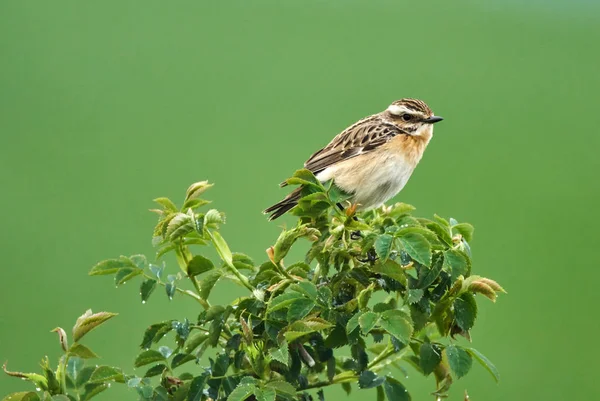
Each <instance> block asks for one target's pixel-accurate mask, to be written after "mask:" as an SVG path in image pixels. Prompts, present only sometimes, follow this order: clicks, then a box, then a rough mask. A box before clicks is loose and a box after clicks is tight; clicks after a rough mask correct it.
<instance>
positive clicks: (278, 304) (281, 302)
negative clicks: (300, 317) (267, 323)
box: [268, 291, 305, 312]
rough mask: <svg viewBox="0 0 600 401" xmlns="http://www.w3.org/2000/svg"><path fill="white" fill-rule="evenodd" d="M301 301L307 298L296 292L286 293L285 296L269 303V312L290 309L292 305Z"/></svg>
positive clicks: (280, 296)
mask: <svg viewBox="0 0 600 401" xmlns="http://www.w3.org/2000/svg"><path fill="white" fill-rule="evenodd" d="M299 299H305V298H304V297H303V296H302V294H299V293H297V292H295V291H292V292H284V293H283V294H281V295H278V296H276V297H275V298H273V299H271V300H270V301H269V307H268V311H269V312H275V311H277V310H279V309H284V308H288V307H289V306H290V305H291V304H292V303H294V302H295V301H296V300H299Z"/></svg>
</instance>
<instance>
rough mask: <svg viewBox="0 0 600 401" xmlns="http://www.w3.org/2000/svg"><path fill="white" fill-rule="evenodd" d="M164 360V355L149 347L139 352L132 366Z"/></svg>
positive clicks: (137, 366)
mask: <svg viewBox="0 0 600 401" xmlns="http://www.w3.org/2000/svg"><path fill="white" fill-rule="evenodd" d="M159 361H161V362H162V361H165V357H164V355H163V354H161V353H160V352H158V351H156V350H153V349H149V350H146V351H143V352H141V353H140V354H139V355H138V356H137V357H136V358H135V362H134V366H135V367H136V368H139V367H140V366H144V365H148V364H150V363H153V362H159Z"/></svg>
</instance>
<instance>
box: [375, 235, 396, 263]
mask: <svg viewBox="0 0 600 401" xmlns="http://www.w3.org/2000/svg"><path fill="white" fill-rule="evenodd" d="M393 243H394V237H392V236H391V235H389V234H382V235H380V236H378V237H377V239H376V240H375V252H376V253H377V256H379V259H380V260H381V262H385V261H386V260H387V259H388V257H389V256H390V253H391V251H392V245H393Z"/></svg>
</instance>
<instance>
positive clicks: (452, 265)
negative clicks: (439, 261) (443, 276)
mask: <svg viewBox="0 0 600 401" xmlns="http://www.w3.org/2000/svg"><path fill="white" fill-rule="evenodd" d="M444 267H445V268H446V269H447V270H448V271H449V272H450V276H451V279H452V281H455V280H456V279H457V278H458V276H461V275H462V276H465V277H466V275H467V272H468V271H469V265H468V262H467V258H466V256H464V255H463V254H462V253H461V252H460V251H457V250H455V249H448V250H447V251H446V252H444Z"/></svg>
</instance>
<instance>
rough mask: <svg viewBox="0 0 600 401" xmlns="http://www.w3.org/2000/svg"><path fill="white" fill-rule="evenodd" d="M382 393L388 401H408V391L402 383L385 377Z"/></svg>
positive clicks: (409, 398)
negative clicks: (383, 392)
mask: <svg viewBox="0 0 600 401" xmlns="http://www.w3.org/2000/svg"><path fill="white" fill-rule="evenodd" d="M383 391H385V395H386V396H387V399H388V400H389V401H410V400H411V397H410V394H409V393H408V390H407V389H406V387H404V385H402V383H400V382H399V381H398V380H396V379H394V378H392V377H389V376H388V377H386V378H385V382H384V383H383Z"/></svg>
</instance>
